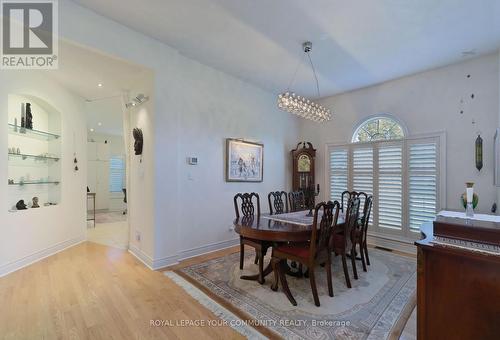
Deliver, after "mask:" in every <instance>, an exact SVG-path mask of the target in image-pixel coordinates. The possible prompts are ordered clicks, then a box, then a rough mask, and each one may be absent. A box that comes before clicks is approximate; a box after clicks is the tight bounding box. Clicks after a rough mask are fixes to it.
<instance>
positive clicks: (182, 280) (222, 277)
mask: <svg viewBox="0 0 500 340" xmlns="http://www.w3.org/2000/svg"><path fill="white" fill-rule="evenodd" d="M248 253H249V256H247V257H246V258H245V267H244V269H243V270H240V269H239V253H232V254H229V255H227V256H223V257H220V258H216V259H212V260H209V261H206V262H202V263H198V264H195V265H191V266H188V267H185V268H182V269H179V270H175V271H173V272H172V271H169V272H166V273H165V275H166V276H168V277H170V278H171V279H172V280H174V281H175V282H176V283H177V284H178V285H180V286H181V287H183V288H184V289H185V290H186V291H187V292H188V293H190V294H191V296H193V297H194V298H195V299H196V300H198V301H200V302H201V303H202V304H203V305H204V306H206V307H207V308H209V309H211V310H212V311H214V312H215V313H216V315H218V316H219V317H221V318H222V319H224V320H228V319H239V320H238V321H240V322H234V321H233V322H232V323H231V325H238V327H233V328H235V329H236V330H237V331H239V332H240V333H242V334H244V335H245V336H247V337H249V338H259V337H260V335H264V336H265V337H270V338H284V339H398V338H399V336H400V334H401V332H402V330H403V328H404V326H405V324H406V321H407V320H408V318H409V317H410V315H411V312H412V311H413V309H414V307H415V304H416V260H415V259H413V258H411V257H406V256H401V255H397V254H393V253H391V252H387V251H383V250H379V249H373V248H372V249H369V255H370V262H371V265H370V266H368V272H363V270H362V268H361V263H358V266H357V269H358V275H359V279H358V280H354V279H353V276H352V271H351V272H350V275H351V283H352V288H350V289H349V288H347V286H346V283H345V279H344V274H343V270H342V264H341V261H340V256H337V257H335V258H334V259H333V263H332V272H333V291H334V297H330V296H328V289H327V280H326V270H325V269H324V268H321V267H318V268H317V269H316V284H317V287H318V293H319V298H320V303H321V306H320V307H316V306H315V305H314V300H313V296H312V292H311V286H310V282H309V279H307V278H295V277H290V276H288V277H287V279H288V285H289V287H290V290H291V292H292V294H293V295H294V297H295V299H296V300H297V306H293V305H291V304H290V302H289V301H288V299H287V298H286V296H285V294H284V293H283V291H282V289H281V286H280V288H279V290H278V291H277V292H274V291H272V290H271V288H270V287H271V284H272V281H273V279H274V276H273V274H271V275H269V276H267V277H266V282H265V283H264V284H263V285H260V284H259V283H258V282H256V281H245V280H241V279H240V276H241V275H248V274H250V275H251V274H255V273H257V271H258V270H257V266H256V265H255V264H254V263H253V259H254V256H253V254H252V252H251V251H249V252H248ZM266 260H267V261H269V257H268V258H266ZM267 261H266V263H267ZM357 262H359V261H357ZM348 266H349V269H350V270H351V269H352V268H351V263H350V261H348ZM193 286H194V287H195V288H194V287H193ZM195 291H196V293H194V292H195ZM202 300H204V301H202ZM242 320H243V321H244V322H243V323H242V322H241V321H242ZM250 326H251V327H250ZM256 330H257V331H258V332H259V333H256V332H255V331H256ZM256 334H258V335H256Z"/></svg>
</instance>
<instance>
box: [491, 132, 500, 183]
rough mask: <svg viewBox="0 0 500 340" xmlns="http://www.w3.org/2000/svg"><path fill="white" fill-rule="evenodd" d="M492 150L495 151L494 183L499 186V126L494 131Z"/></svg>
mask: <svg viewBox="0 0 500 340" xmlns="http://www.w3.org/2000/svg"><path fill="white" fill-rule="evenodd" d="M493 150H494V152H495V155H494V156H495V157H494V158H495V159H494V162H495V164H494V165H495V173H494V183H495V185H496V186H497V187H500V128H497V130H496V132H495V138H494V144H493Z"/></svg>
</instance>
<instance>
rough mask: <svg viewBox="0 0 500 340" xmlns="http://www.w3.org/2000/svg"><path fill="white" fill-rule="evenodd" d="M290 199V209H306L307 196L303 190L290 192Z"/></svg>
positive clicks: (292, 210) (293, 210)
mask: <svg viewBox="0 0 500 340" xmlns="http://www.w3.org/2000/svg"><path fill="white" fill-rule="evenodd" d="M288 199H289V201H290V211H291V212H295V211H300V210H306V209H307V207H306V196H305V195H304V192H303V191H292V192H289V193H288Z"/></svg>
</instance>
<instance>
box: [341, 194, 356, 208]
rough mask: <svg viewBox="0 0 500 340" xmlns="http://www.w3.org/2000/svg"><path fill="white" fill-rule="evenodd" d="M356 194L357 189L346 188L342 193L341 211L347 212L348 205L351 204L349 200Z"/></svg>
mask: <svg viewBox="0 0 500 340" xmlns="http://www.w3.org/2000/svg"><path fill="white" fill-rule="evenodd" d="M355 194H356V191H349V190H345V191H343V192H342V194H341V195H340V211H342V212H345V211H346V209H347V206H348V205H349V201H350V200H351V198H352V197H353V195H355Z"/></svg>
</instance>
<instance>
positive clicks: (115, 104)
mask: <svg viewBox="0 0 500 340" xmlns="http://www.w3.org/2000/svg"><path fill="white" fill-rule="evenodd" d="M59 50H60V51H59V54H60V58H59V70H58V72H55V73H54V77H56V78H57V79H56V80H57V81H58V82H60V83H61V84H62V85H64V86H65V87H67V88H68V89H69V90H70V91H71V92H73V93H74V94H76V95H77V96H79V97H81V98H82V105H83V110H84V112H85V119H86V121H85V122H82V123H84V124H86V127H87V152H86V157H83V156H82V155H80V157H78V160H77V156H76V155H75V164H77V163H78V165H77V166H79V167H80V168H81V170H84V169H86V174H87V176H86V177H87V181H86V196H87V201H86V202H87V203H86V210H87V216H86V227H87V228H86V233H87V240H88V241H90V242H95V243H99V244H102V245H106V246H111V247H116V248H120V249H128V247H129V244H130V239H131V237H130V234H131V232H130V219H129V216H130V214H131V213H133V210H134V208H133V206H132V204H131V200H130V197H131V191H132V192H133V189H132V188H131V187H130V176H129V173H130V172H131V167H133V166H135V165H132V164H131V160H132V158H133V157H134V141H133V137H132V130H133V128H134V127H136V126H137V125H138V124H139V123H138V122H137V109H136V108H135V107H130V105H129V104H130V103H131V102H134V103H135V101H134V98H137V97H138V94H141V95H142V97H141V98H143V99H144V100H143V101H146V99H149V96H150V92H151V91H152V87H151V86H152V85H151V84H152V79H153V72H152V71H151V70H149V69H147V68H144V67H142V66H140V65H136V64H132V63H129V62H127V61H124V60H121V59H118V58H114V57H111V56H108V55H105V54H102V53H99V52H96V51H94V50H91V49H88V48H84V47H81V46H78V45H74V44H71V43H69V42H61V43H60V47H59ZM136 104H138V105H139V106H140V105H142V104H143V102H139V103H136ZM148 104H150V103H148ZM134 106H135V105H134ZM145 106H147V105H143V106H142V107H145ZM142 114H143V115H144V113H142ZM146 114H148V113H146ZM75 124H79V122H75ZM139 125H140V124H139ZM77 161H78V162H77ZM132 172H134V171H133V170H132ZM82 194H84V192H82ZM84 223H85V222H84ZM135 233H137V231H134V234H135Z"/></svg>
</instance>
